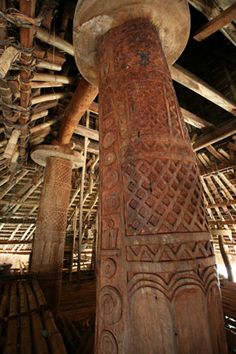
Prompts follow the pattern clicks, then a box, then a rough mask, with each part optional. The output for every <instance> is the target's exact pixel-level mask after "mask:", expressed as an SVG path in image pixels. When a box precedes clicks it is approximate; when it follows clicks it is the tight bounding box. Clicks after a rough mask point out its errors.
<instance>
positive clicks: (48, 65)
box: [36, 60, 62, 71]
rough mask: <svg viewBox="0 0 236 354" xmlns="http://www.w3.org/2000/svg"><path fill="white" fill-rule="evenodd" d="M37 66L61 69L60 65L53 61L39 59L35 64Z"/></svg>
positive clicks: (55, 69)
mask: <svg viewBox="0 0 236 354" xmlns="http://www.w3.org/2000/svg"><path fill="white" fill-rule="evenodd" d="M36 67H37V68H42V69H49V70H54V71H61V70H62V66H61V65H58V64H54V63H49V62H48V61H44V60H42V61H40V62H38V63H37V64H36Z"/></svg>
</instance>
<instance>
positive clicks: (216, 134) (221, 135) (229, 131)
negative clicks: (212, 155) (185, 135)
mask: <svg viewBox="0 0 236 354" xmlns="http://www.w3.org/2000/svg"><path fill="white" fill-rule="evenodd" d="M235 133H236V121H235V120H232V121H230V122H229V123H227V124H225V125H224V126H222V127H220V128H218V129H215V130H213V131H212V132H209V133H207V134H204V135H201V136H200V137H199V138H198V139H197V140H196V142H195V143H194V144H193V150H194V151H198V150H201V149H203V148H205V147H206V146H209V145H212V144H215V143H217V142H218V141H221V140H223V139H226V138H228V137H229V136H231V135H233V134H235Z"/></svg>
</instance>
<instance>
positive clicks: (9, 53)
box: [0, 47, 20, 79]
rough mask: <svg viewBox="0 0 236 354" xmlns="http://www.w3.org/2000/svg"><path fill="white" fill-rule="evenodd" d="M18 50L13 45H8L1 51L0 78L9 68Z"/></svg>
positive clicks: (2, 77)
mask: <svg viewBox="0 0 236 354" xmlns="http://www.w3.org/2000/svg"><path fill="white" fill-rule="evenodd" d="M19 53H20V52H19V51H18V50H17V49H16V48H14V47H8V48H7V49H5V51H4V52H3V54H2V56H1V57H0V78H1V79H4V77H5V76H6V75H7V73H8V71H9V70H10V68H11V65H12V64H13V63H14V62H15V60H16V59H17V57H18V55H19Z"/></svg>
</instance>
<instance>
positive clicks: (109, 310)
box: [99, 286, 122, 325]
mask: <svg viewBox="0 0 236 354" xmlns="http://www.w3.org/2000/svg"><path fill="white" fill-rule="evenodd" d="M99 305H100V309H101V313H102V318H103V319H104V323H105V325H113V324H115V323H117V322H118V321H119V320H120V319H121V315H122V303H121V296H120V294H119V292H118V290H117V289H115V288H114V287H112V286H105V287H103V288H102V289H101V290H100V293H99Z"/></svg>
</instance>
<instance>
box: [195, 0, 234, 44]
mask: <svg viewBox="0 0 236 354" xmlns="http://www.w3.org/2000/svg"><path fill="white" fill-rule="evenodd" d="M235 18H236V3H235V4H233V5H231V6H230V7H228V8H227V9H226V10H225V11H223V12H222V13H221V14H220V15H218V16H216V17H215V18H214V19H213V20H211V21H210V22H208V23H207V24H206V25H205V26H203V27H201V28H200V29H199V30H198V31H197V33H196V34H195V35H194V37H193V38H194V39H196V41H199V42H200V41H202V40H204V39H206V38H207V37H209V36H211V35H212V34H213V33H215V32H216V31H218V30H220V29H221V28H222V27H224V26H225V25H227V24H228V23H230V22H232V21H234V20H235Z"/></svg>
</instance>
